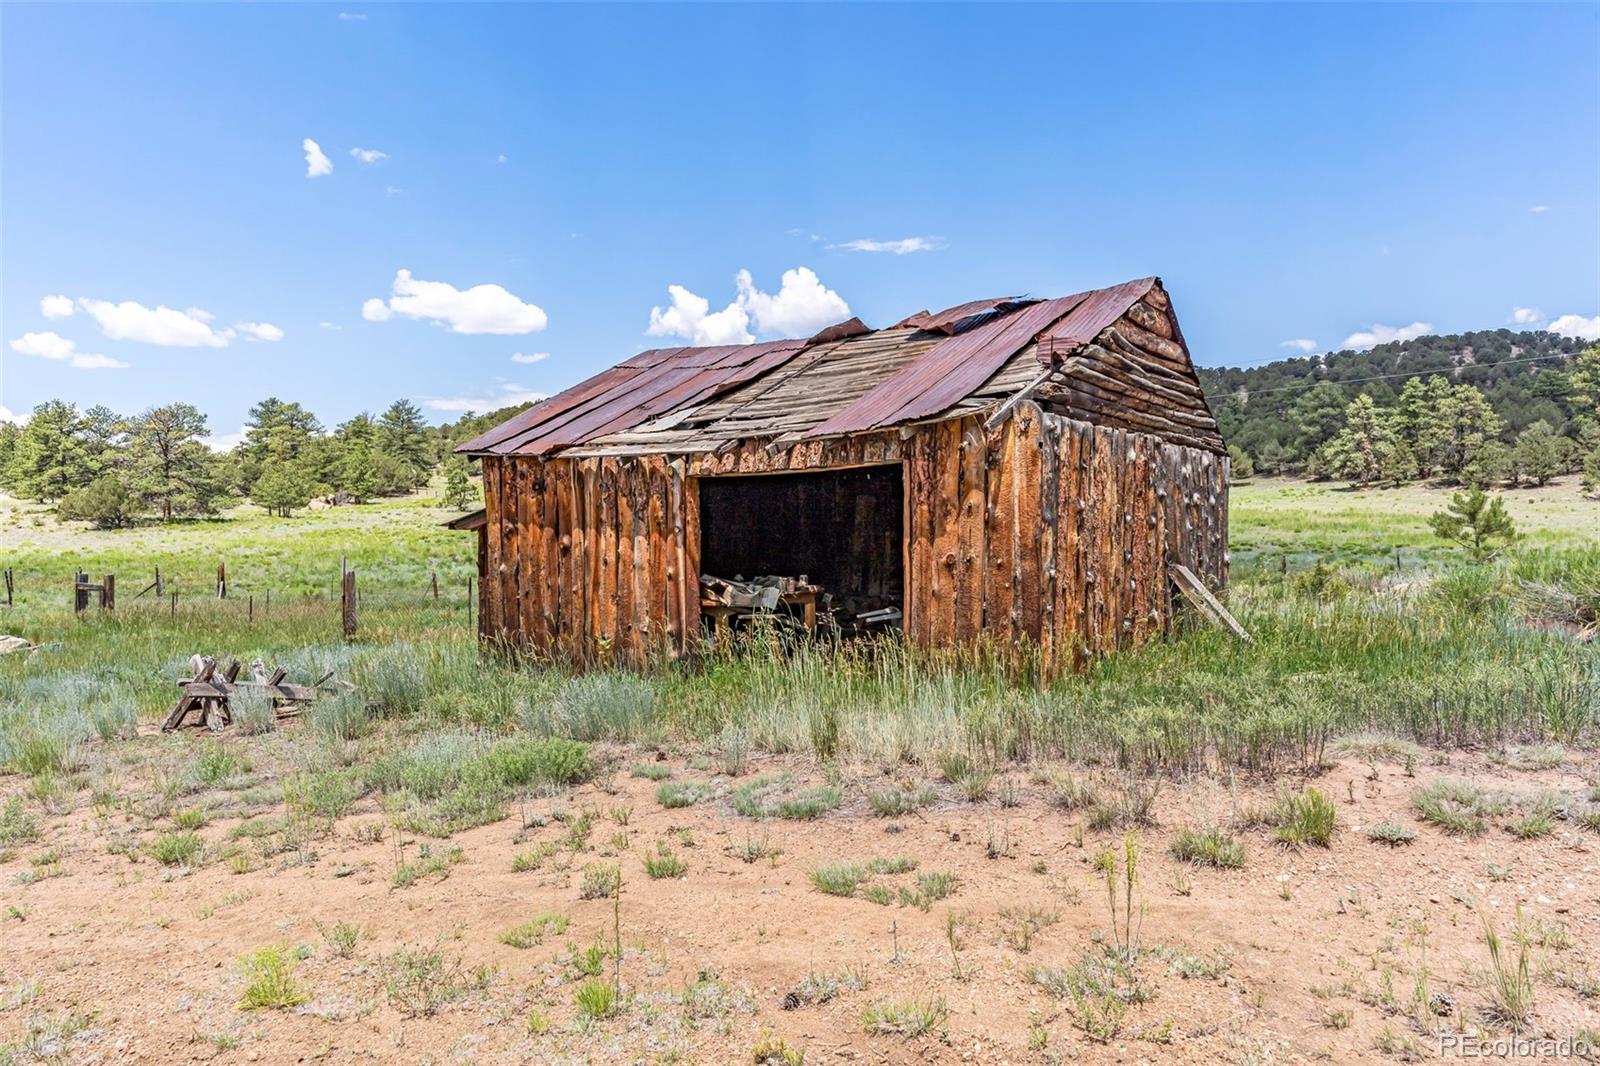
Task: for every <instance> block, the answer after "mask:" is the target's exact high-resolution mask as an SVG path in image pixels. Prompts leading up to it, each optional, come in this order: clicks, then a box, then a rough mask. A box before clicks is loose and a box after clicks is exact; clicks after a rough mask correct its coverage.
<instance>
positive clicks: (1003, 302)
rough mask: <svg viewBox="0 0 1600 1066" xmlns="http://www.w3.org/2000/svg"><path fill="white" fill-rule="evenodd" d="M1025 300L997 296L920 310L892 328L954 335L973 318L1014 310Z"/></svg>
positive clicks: (1017, 297) (1015, 297) (972, 322)
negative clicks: (936, 308) (937, 308)
mask: <svg viewBox="0 0 1600 1066" xmlns="http://www.w3.org/2000/svg"><path fill="white" fill-rule="evenodd" d="M1024 302H1028V301H1027V300H1026V298H1025V297H1021V296H997V297H995V298H994V299H992V300H968V301H967V302H966V303H962V304H956V305H955V306H954V307H946V308H945V309H944V310H943V311H918V312H917V313H916V314H914V315H907V316H906V317H905V318H902V319H901V320H900V321H899V322H896V323H895V324H894V325H893V326H891V327H889V328H890V329H903V328H905V327H907V326H910V327H911V328H913V329H925V330H928V331H929V332H932V333H946V334H951V335H954V334H956V333H961V332H964V328H963V327H966V328H970V327H971V326H972V325H975V324H976V323H975V322H974V321H972V320H975V319H979V318H981V317H982V316H984V315H990V314H994V313H996V312H1002V313H1003V312H1005V311H1009V310H1013V309H1015V308H1016V307H1018V306H1020V305H1021V304H1023V303H1024Z"/></svg>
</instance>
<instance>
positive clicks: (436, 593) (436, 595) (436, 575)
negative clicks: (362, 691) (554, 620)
mask: <svg viewBox="0 0 1600 1066" xmlns="http://www.w3.org/2000/svg"><path fill="white" fill-rule="evenodd" d="M8 573H9V571H8ZM433 598H434V599H438V598H439V572H438V571H437V570H435V571H434V572H433Z"/></svg>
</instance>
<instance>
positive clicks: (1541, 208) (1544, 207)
mask: <svg viewBox="0 0 1600 1066" xmlns="http://www.w3.org/2000/svg"><path fill="white" fill-rule="evenodd" d="M1548 210H1550V205H1549V204H1534V205H1533V206H1532V207H1530V208H1528V214H1530V215H1542V214H1544V213H1545V212H1546V211H1548Z"/></svg>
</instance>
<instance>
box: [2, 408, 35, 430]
mask: <svg viewBox="0 0 1600 1066" xmlns="http://www.w3.org/2000/svg"><path fill="white" fill-rule="evenodd" d="M32 417H33V416H32V415H31V414H29V413H28V412H26V411H24V412H23V413H22V414H20V415H19V414H17V413H16V412H15V411H13V410H11V408H9V407H7V406H6V405H5V404H3V403H0V423H3V422H11V423H13V424H15V425H19V426H25V425H27V424H28V419H30V418H32Z"/></svg>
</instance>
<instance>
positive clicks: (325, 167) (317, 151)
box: [300, 137, 333, 178]
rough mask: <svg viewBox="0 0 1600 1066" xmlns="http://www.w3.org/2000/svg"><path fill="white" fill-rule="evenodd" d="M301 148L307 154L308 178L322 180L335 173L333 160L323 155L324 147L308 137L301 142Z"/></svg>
mask: <svg viewBox="0 0 1600 1066" xmlns="http://www.w3.org/2000/svg"><path fill="white" fill-rule="evenodd" d="M300 147H301V148H303V149H305V153H306V177H308V178H320V177H322V176H323V175H325V174H332V173H333V160H331V159H329V158H328V157H327V156H326V155H324V154H323V153H322V145H320V144H318V143H317V142H316V141H313V140H312V139H311V138H310V137H307V138H306V139H305V140H303V141H301V142H300Z"/></svg>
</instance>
